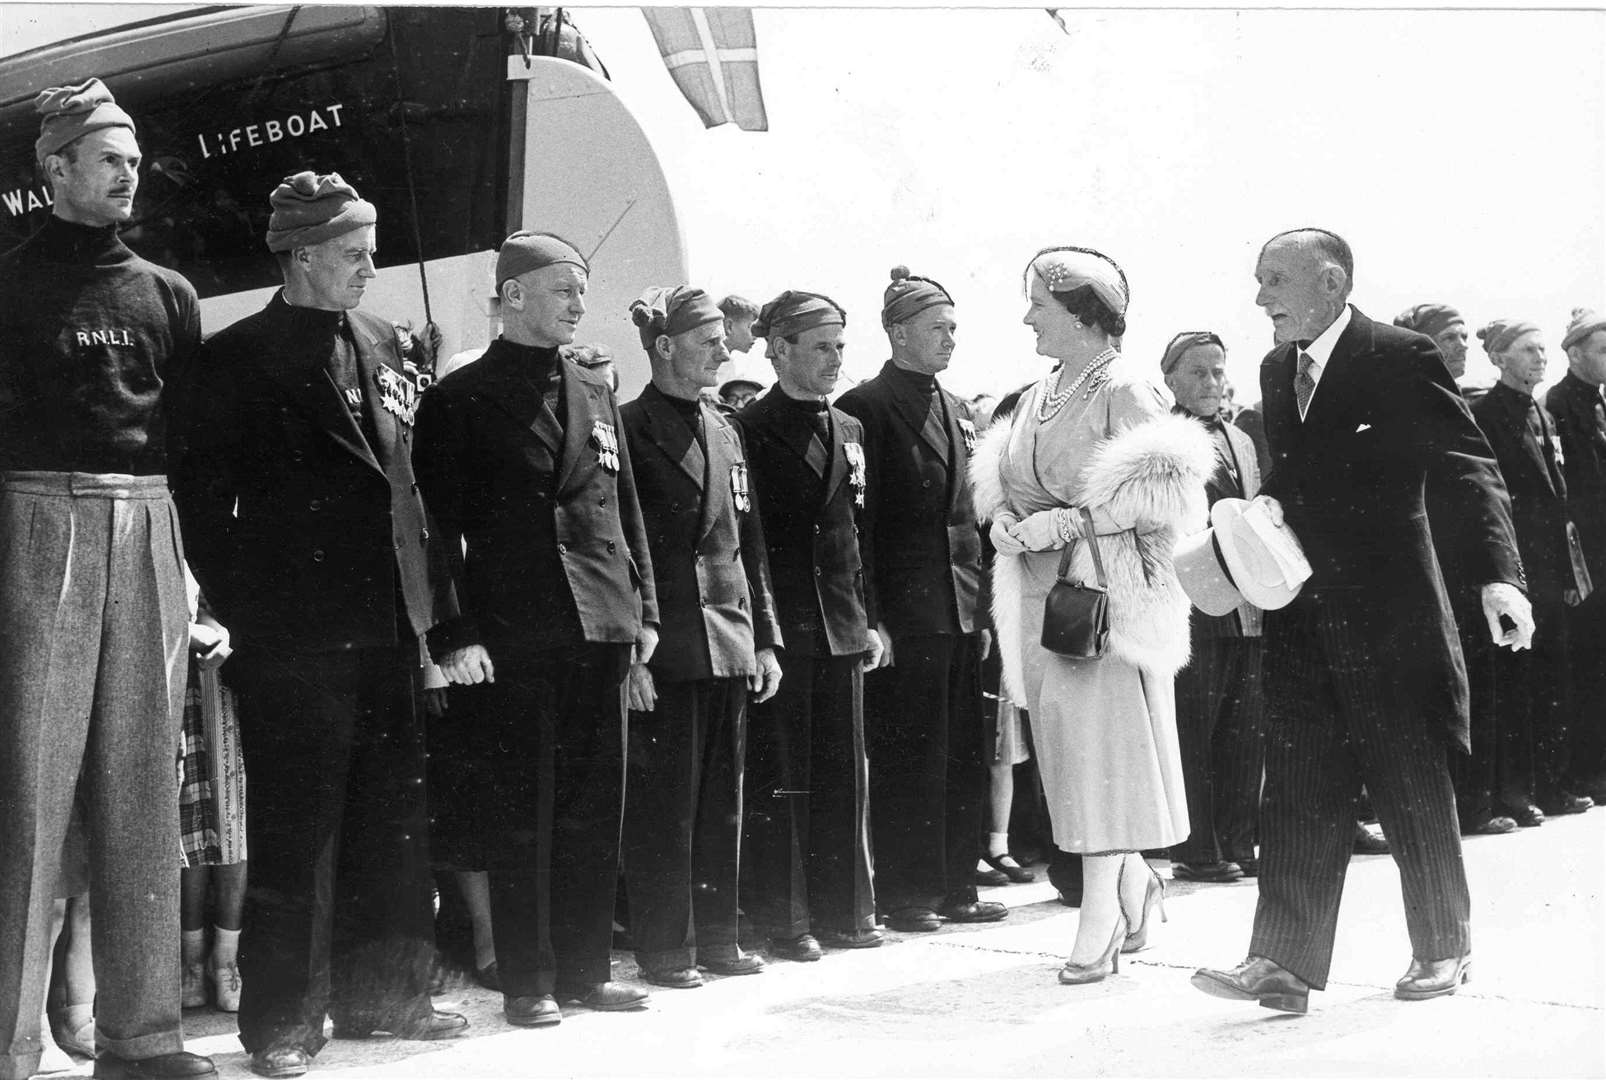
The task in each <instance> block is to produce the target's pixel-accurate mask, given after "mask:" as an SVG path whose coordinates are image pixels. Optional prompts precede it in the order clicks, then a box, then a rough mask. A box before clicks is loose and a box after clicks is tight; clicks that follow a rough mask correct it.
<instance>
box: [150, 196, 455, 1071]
mask: <svg viewBox="0 0 1606 1080" xmlns="http://www.w3.org/2000/svg"><path fill="white" fill-rule="evenodd" d="M272 205H273V215H272V217H271V218H270V219H269V221H268V238H267V239H268V248H269V249H270V250H271V251H273V252H274V253H275V254H276V255H277V257H278V259H279V265H280V268H281V270H282V271H283V273H284V288H283V289H281V290H279V291H278V292H276V293H275V294H274V295H273V296H272V298H270V299H269V300H268V304H267V307H265V308H264V309H263V310H262V311H260V312H258V313H257V314H255V315H251V316H248V317H246V318H244V319H242V320H240V321H239V322H237V323H235V324H234V325H233V326H230V327H228V328H227V329H225V330H223V331H222V332H220V333H219V334H217V335H216V336H215V337H213V338H212V339H211V340H210V341H209V342H208V344H207V352H208V360H207V363H206V364H205V365H204V366H203V367H202V369H201V373H200V376H199V379H198V382H197V384H196V387H195V392H194V394H193V396H192V397H191V399H190V402H191V405H192V408H191V410H190V414H189V416H188V418H187V427H188V428H189V430H190V432H191V437H190V452H189V453H188V454H187V455H186V457H185V459H184V464H183V466H182V467H181V469H180V470H179V475H178V478H177V483H176V485H175V493H176V495H177V498H178V506H179V512H180V515H181V516H182V520H183V523H184V533H185V538H186V541H187V544H186V547H187V549H188V552H189V558H190V565H191V567H192V569H193V570H194V572H195V577H196V580H198V581H199V582H200V584H201V589H202V592H203V593H204V594H205V596H206V600H207V603H208V604H210V605H211V608H212V610H213V612H214V613H215V614H216V616H217V618H218V620H219V621H220V622H222V623H223V624H224V625H226V626H228V627H229V630H230V632H231V634H232V638H233V643H234V655H233V657H232V658H231V659H230V660H229V663H228V666H227V667H226V668H225V669H224V670H225V672H226V677H227V678H228V679H229V680H230V681H231V682H232V683H233V684H234V686H235V688H236V689H237V690H238V692H239V702H240V738H241V746H242V749H243V751H244V755H245V768H246V772H247V774H248V775H249V776H250V777H251V813H250V819H249V824H248V829H249V840H250V846H251V884H250V888H249V890H248V891H247V893H246V907H245V920H244V927H245V929H244V931H243V933H242V935H241V938H240V970H241V973H242V975H243V982H244V990H243V993H242V995H241V998H240V1041H241V1043H243V1044H244V1045H245V1048H246V1049H247V1050H249V1051H250V1052H251V1068H252V1070H253V1071H254V1072H256V1073H257V1074H258V1075H261V1076H268V1077H285V1076H298V1075H300V1074H301V1073H304V1072H306V1071H307V1068H308V1063H309V1061H310V1059H311V1057H312V1056H313V1055H315V1054H316V1053H317V1052H318V1051H319V1049H320V1048H322V1046H323V1044H324V1035H323V1022H324V1014H325V1012H326V1011H327V1012H328V1013H329V1014H330V1016H331V1018H332V1019H333V1020H334V1035H335V1037H336V1038H342V1037H344V1038H361V1037H364V1036H367V1035H369V1034H371V1033H373V1032H374V1031H389V1032H391V1033H392V1034H395V1035H399V1036H402V1037H403V1038H414V1039H435V1038H441V1037H444V1036H448V1035H452V1034H455V1033H456V1032H457V1031H459V1030H461V1029H462V1028H464V1027H466V1026H467V1021H466V1020H464V1019H463V1017H461V1016H457V1015H454V1014H447V1013H437V1012H435V1011H434V1010H433V1009H432V1007H431V1005H430V999H429V993H428V976H429V961H430V957H431V954H432V951H433V945H434V936H433V929H432V913H431V910H430V878H429V849H428V823H427V817H426V808H425V805H424V731H423V724H422V713H421V711H420V709H419V707H418V695H419V691H420V689H421V676H422V668H423V652H422V648H421V643H420V638H422V637H423V635H424V633H425V631H427V630H428V629H429V628H430V627H432V626H434V625H436V624H437V623H438V622H440V621H441V620H442V619H444V618H447V617H450V616H452V615H454V614H456V606H455V603H454V601H453V597H452V588H451V579H450V577H449V575H447V574H446V572H445V567H444V563H443V562H442V560H441V559H440V558H439V555H440V551H439V539H438V538H434V539H432V537H431V535H430V529H429V526H428V519H427V518H426V517H425V511H424V505H423V503H422V502H420V501H419V496H418V488H417V486H416V485H415V484H414V482H413V469H412V465H411V463H410V454H411V449H412V446H411V440H412V424H413V409H414V402H415V399H416V394H415V388H414V385H413V384H412V383H411V382H409V381H408V379H407V377H406V376H405V375H404V374H403V372H402V360H401V356H400V355H399V353H398V351H397V347H396V332H395V328H394V327H393V326H392V325H391V324H390V323H389V322H386V321H384V320H382V319H378V318H375V317H372V316H369V315H367V314H365V313H363V312H360V311H358V310H356V308H357V305H358V304H360V303H361V302H362V298H363V290H364V287H365V286H366V285H367V284H368V282H369V281H370V280H372V279H373V277H374V264H373V253H374V248H375V242H376V237H375V229H376V226H375V221H376V217H377V214H376V211H375V210H374V207H373V205H372V204H370V203H367V202H365V201H363V200H362V199H360V198H358V197H357V193H356V192H355V191H354V190H353V189H352V188H351V186H350V185H348V184H346V183H344V182H343V181H342V180H341V179H340V177H339V176H338V175H335V174H333V173H331V174H329V175H327V176H317V175H314V174H313V173H310V172H303V173H298V174H296V175H295V176H292V177H288V178H286V179H285V181H284V183H282V184H280V185H279V187H278V189H277V190H275V191H274V192H273V196H272ZM331 852H333V853H335V854H334V855H333V856H331Z"/></svg>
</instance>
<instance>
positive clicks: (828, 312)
mask: <svg viewBox="0 0 1606 1080" xmlns="http://www.w3.org/2000/svg"><path fill="white" fill-rule="evenodd" d="M847 322H848V314H847V312H845V311H843V310H842V305H840V304H838V303H837V302H836V301H835V300H832V299H831V298H830V297H829V296H824V295H822V294H820V293H811V292H803V291H802V290H799V289H788V290H786V291H785V292H783V293H782V294H781V295H779V296H777V297H776V298H775V299H774V300H771V301H770V302H769V303H767V304H765V305H764V309H763V310H762V311H760V312H759V313H758V319H757V320H756V321H755V322H754V323H753V333H754V335H756V336H757V337H761V338H769V339H770V340H771V341H773V340H774V339H775V338H784V337H791V336H792V335H794V334H801V333H802V332H803V331H805V330H813V329H814V328H815V327H816V326H832V325H835V326H846V325H847ZM765 355H766V356H769V357H771V358H773V357H774V353H772V352H769V351H766V352H765Z"/></svg>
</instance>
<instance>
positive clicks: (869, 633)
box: [859, 626, 884, 671]
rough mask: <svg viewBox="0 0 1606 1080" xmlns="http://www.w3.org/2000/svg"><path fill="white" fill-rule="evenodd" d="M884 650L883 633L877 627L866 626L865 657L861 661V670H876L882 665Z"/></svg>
mask: <svg viewBox="0 0 1606 1080" xmlns="http://www.w3.org/2000/svg"><path fill="white" fill-rule="evenodd" d="M883 651H884V650H883V649H882V645H881V634H880V632H879V631H878V630H876V628H875V627H873V626H871V627H866V628H865V634H864V659H862V660H860V661H859V670H860V671H874V670H875V669H876V668H878V667H880V666H881V654H882V652H883Z"/></svg>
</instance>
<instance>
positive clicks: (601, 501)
mask: <svg viewBox="0 0 1606 1080" xmlns="http://www.w3.org/2000/svg"><path fill="white" fill-rule="evenodd" d="M597 505H598V506H607V505H608V496H606V495H599V496H597Z"/></svg>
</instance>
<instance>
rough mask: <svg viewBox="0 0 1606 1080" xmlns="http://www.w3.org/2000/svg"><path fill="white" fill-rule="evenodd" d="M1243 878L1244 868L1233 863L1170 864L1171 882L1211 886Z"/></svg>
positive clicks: (1223, 861)
mask: <svg viewBox="0 0 1606 1080" xmlns="http://www.w3.org/2000/svg"><path fill="white" fill-rule="evenodd" d="M1243 876H1244V868H1243V867H1242V866H1240V865H1238V864H1237V863H1235V862H1226V861H1225V860H1222V861H1219V862H1211V863H1179V862H1174V863H1172V864H1171V878H1172V880H1173V881H1203V882H1208V883H1210V884H1212V885H1223V884H1226V883H1227V882H1229V881H1237V880H1238V879H1239V878H1241V877H1243Z"/></svg>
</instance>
